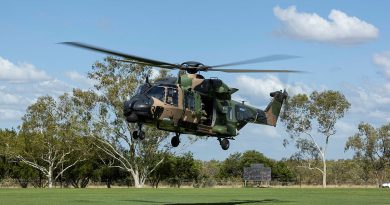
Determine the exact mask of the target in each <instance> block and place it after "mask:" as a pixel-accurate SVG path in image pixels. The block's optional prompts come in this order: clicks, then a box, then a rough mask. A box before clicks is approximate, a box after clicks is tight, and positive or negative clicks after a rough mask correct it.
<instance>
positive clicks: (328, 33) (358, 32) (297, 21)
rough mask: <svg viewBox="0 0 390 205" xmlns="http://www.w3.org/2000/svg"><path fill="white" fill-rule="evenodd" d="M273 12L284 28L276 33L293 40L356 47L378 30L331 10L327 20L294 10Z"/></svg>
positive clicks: (278, 9) (376, 34) (373, 36)
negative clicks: (354, 45) (352, 45)
mask: <svg viewBox="0 0 390 205" xmlns="http://www.w3.org/2000/svg"><path fill="white" fill-rule="evenodd" d="M273 11H274V14H275V16H276V17H277V18H278V19H279V20H280V21H281V22H282V24H283V27H282V28H281V29H280V30H279V31H278V33H279V34H281V35H285V36H289V37H292V38H297V39H303V40H310V41H318V42H331V43H341V44H357V43H363V42H366V41H368V40H372V39H375V38H377V37H378V36H379V30H378V28H376V27H375V26H374V25H372V24H369V23H367V22H365V21H363V20H360V19H359V18H357V17H354V16H348V15H347V14H346V13H344V12H342V11H339V10H336V9H332V10H331V12H330V14H329V16H328V18H329V20H327V19H324V18H322V17H321V16H319V15H318V14H316V13H303V12H298V11H297V9H296V7H295V6H290V7H288V8H286V9H282V8H280V7H279V6H276V7H274V9H273Z"/></svg>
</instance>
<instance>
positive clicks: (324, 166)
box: [322, 157, 326, 188]
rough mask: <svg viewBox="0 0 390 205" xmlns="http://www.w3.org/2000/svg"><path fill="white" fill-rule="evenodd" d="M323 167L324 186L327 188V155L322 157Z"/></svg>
mask: <svg viewBox="0 0 390 205" xmlns="http://www.w3.org/2000/svg"><path fill="white" fill-rule="evenodd" d="M322 162H323V169H322V187H323V188H326V160H325V157H323V159H322Z"/></svg>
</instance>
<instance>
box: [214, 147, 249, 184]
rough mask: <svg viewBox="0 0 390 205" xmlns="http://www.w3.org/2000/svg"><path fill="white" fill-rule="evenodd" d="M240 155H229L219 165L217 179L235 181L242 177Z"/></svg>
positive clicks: (237, 153)
mask: <svg viewBox="0 0 390 205" xmlns="http://www.w3.org/2000/svg"><path fill="white" fill-rule="evenodd" d="M241 155H242V154H241V153H239V152H236V153H233V154H230V155H229V156H228V157H227V158H226V159H225V160H224V161H223V162H222V164H221V167H220V170H219V174H218V176H219V178H221V179H236V178H240V177H241V176H242V171H243V170H242V166H241Z"/></svg>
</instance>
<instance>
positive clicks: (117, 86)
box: [74, 57, 169, 188]
mask: <svg viewBox="0 0 390 205" xmlns="http://www.w3.org/2000/svg"><path fill="white" fill-rule="evenodd" d="M150 73H151V70H150V69H149V68H148V67H145V66H141V65H137V64H132V63H123V62H119V61H116V60H115V59H113V58H111V57H107V58H105V59H104V60H103V61H102V62H96V63H95V64H94V65H93V67H92V71H90V72H89V73H88V77H89V78H90V79H91V80H93V81H94V82H95V90H94V91H81V90H78V91H77V90H76V91H75V92H74V96H75V100H78V101H79V103H78V104H79V105H80V106H81V107H82V106H84V107H85V110H87V112H86V113H84V115H85V116H88V117H87V118H90V120H89V121H88V122H89V125H88V127H89V131H90V132H91V133H92V134H91V135H93V136H94V144H95V146H96V147H97V148H98V149H100V150H101V151H103V152H104V153H105V154H106V155H108V156H109V157H110V158H111V161H110V162H109V163H108V165H109V166H110V167H118V168H120V169H122V170H124V171H126V172H127V173H129V174H130V175H131V177H132V178H133V179H134V185H135V187H137V188H139V187H142V186H143V185H144V183H145V181H146V179H147V177H148V175H150V174H151V172H153V171H154V170H155V169H156V168H157V167H158V165H159V164H161V163H162V162H163V160H164V158H161V157H160V156H162V155H161V154H163V153H165V152H167V151H168V149H169V146H166V145H167V141H166V138H167V136H168V133H167V132H163V131H160V130H157V129H155V128H150V127H147V126H144V129H143V131H144V132H145V139H144V140H142V141H141V140H139V139H135V138H133V137H132V135H131V134H130V133H131V131H133V130H135V129H137V128H136V125H134V124H129V123H127V122H126V119H125V118H124V115H123V103H124V102H125V100H126V99H128V98H129V97H130V96H132V95H133V94H135V92H136V89H137V87H138V86H139V85H140V84H141V83H144V81H145V78H146V76H148V75H150ZM161 73H162V74H163V75H166V72H165V71H162V72H161ZM161 73H160V76H161Z"/></svg>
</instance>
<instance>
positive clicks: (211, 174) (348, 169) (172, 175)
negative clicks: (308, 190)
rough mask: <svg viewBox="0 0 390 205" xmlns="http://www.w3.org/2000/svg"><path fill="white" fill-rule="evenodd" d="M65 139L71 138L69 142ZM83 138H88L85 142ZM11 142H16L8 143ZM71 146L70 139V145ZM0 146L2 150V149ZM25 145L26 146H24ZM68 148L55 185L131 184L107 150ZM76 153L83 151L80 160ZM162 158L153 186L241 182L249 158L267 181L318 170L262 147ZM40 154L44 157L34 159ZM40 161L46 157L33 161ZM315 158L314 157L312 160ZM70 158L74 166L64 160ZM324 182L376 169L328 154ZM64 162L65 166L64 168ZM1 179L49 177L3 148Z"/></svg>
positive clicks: (355, 180) (35, 182)
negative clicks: (222, 155) (267, 173)
mask: <svg viewBox="0 0 390 205" xmlns="http://www.w3.org/2000/svg"><path fill="white" fill-rule="evenodd" d="M0 140H1V145H2V147H3V148H6V146H7V145H10V144H12V142H11V141H13V140H16V141H19V140H23V141H25V140H28V139H26V138H24V137H23V136H21V134H20V133H17V132H16V131H15V130H7V129H5V130H1V129H0ZM69 143H70V142H69ZM84 143H87V142H84ZM13 144H15V142H14V143H13ZM69 146H72V145H69ZM24 148H25V149H27V148H28V151H29V152H31V153H34V152H38V151H39V150H34V149H39V147H24ZM3 151H4V150H3ZM26 151H27V150H26ZM84 151H86V152H84V153H82V152H73V153H71V154H69V156H68V160H64V161H62V162H61V163H59V164H58V166H56V167H55V168H54V169H53V173H52V175H53V176H55V177H54V178H53V184H56V186H57V187H74V188H85V187H88V185H90V184H100V185H102V183H104V184H105V185H106V186H107V187H108V188H109V187H111V186H112V185H113V184H114V185H116V186H129V187H130V186H134V179H133V178H132V177H130V176H129V175H128V173H127V172H126V171H125V170H123V169H121V168H120V166H116V165H115V163H113V162H112V161H111V160H110V159H109V156H107V155H106V153H104V151H102V150H100V149H96V148H95V149H89V150H84ZM80 154H81V155H82V156H83V157H82V158H81V160H80ZM160 159H164V160H163V161H162V162H161V163H160V164H159V165H158V166H157V167H156V169H154V170H153V171H152V172H151V173H150V174H149V175H148V177H147V179H146V181H145V182H146V184H148V185H150V186H152V187H156V188H157V187H158V186H159V185H161V184H162V183H163V184H164V185H165V186H167V185H168V186H170V187H181V186H182V184H183V183H185V184H186V185H191V186H193V187H215V186H219V185H222V186H223V185H229V184H232V183H235V184H243V179H242V175H243V169H244V167H249V166H250V165H251V164H254V163H263V164H264V165H265V166H267V167H270V168H271V169H272V172H271V175H272V181H271V185H282V186H287V185H320V184H322V174H321V172H318V171H317V170H310V169H307V168H306V167H303V166H301V164H302V162H300V161H299V160H294V159H283V160H273V159H270V158H268V157H266V156H264V155H263V154H262V153H260V152H258V151H255V150H249V151H246V152H243V153H234V154H231V155H229V156H228V157H227V158H226V159H225V160H222V161H217V160H210V161H201V160H197V159H195V158H194V157H193V155H192V153H190V152H188V153H185V154H181V155H175V154H172V153H170V152H167V153H164V154H159V155H158V157H157V160H160ZM38 160H42V161H43V159H38ZM35 163H36V164H44V163H45V162H38V161H36V162H35ZM313 163H316V162H313ZM71 164H74V165H73V166H69V165H71ZM327 165H328V184H330V185H362V186H365V185H375V184H377V183H378V175H376V172H375V170H374V169H371V170H370V169H367V166H366V165H365V164H364V162H363V161H360V160H358V159H348V160H328V161H327ZM67 167H68V168H67ZM65 168H66V170H64V169H65ZM384 173H385V174H384V176H383V177H384V179H390V167H386V168H385V170H384ZM0 180H1V181H2V183H5V182H7V181H12V182H14V183H15V182H17V183H18V184H19V186H20V187H23V188H26V187H28V186H32V187H47V186H48V185H49V184H48V178H47V175H46V173H45V172H42V171H41V170H39V169H38V168H37V167H34V166H31V165H29V164H27V163H25V162H23V161H21V160H20V159H18V158H17V157H13V156H12V155H5V154H2V155H1V156H0Z"/></svg>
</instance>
